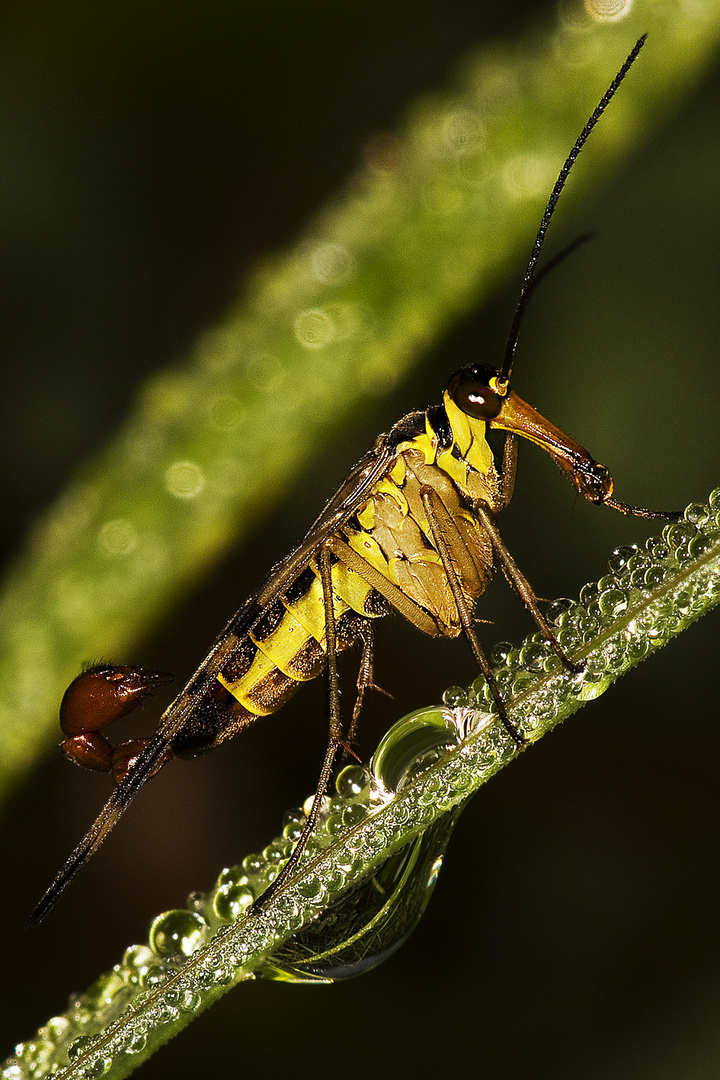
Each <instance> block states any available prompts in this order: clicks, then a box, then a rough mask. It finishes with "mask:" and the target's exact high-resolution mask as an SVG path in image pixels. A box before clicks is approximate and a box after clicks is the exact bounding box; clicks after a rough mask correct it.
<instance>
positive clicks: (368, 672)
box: [347, 619, 392, 745]
mask: <svg viewBox="0 0 720 1080" xmlns="http://www.w3.org/2000/svg"><path fill="white" fill-rule="evenodd" d="M357 632H358V637H359V638H360V640H361V641H362V656H361V657H360V668H359V670H358V677H357V697H356V698H355V706H354V708H353V714H352V719H351V721H350V727H349V728H348V732H347V742H348V743H350V745H352V743H353V741H354V739H355V734H356V731H357V722H358V719H359V718H360V713H361V711H362V707H363V700H364V698H365V693H366V691H368V690H379V692H380V693H381V694H385V696H386V697H392V694H388V692H387V690H383V688H382V686H378V685H377V683H376V682H375V679H374V677H373V674H374V671H373V669H374V648H375V628H374V626H373V622H372V619H362V620H361V621H360V623H359V625H358V630H357Z"/></svg>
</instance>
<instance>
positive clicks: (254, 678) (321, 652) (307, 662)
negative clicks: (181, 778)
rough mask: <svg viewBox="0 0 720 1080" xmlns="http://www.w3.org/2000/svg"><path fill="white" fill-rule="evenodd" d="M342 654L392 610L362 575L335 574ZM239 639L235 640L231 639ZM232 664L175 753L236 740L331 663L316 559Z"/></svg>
mask: <svg viewBox="0 0 720 1080" xmlns="http://www.w3.org/2000/svg"><path fill="white" fill-rule="evenodd" d="M331 576H332V583H333V594H334V603H333V610H334V614H335V622H336V628H337V645H338V650H339V651H343V650H344V649H347V648H349V647H350V646H351V645H352V644H354V642H355V641H356V640H357V636H358V626H359V622H360V620H361V619H365V618H376V617H377V616H378V615H381V614H384V611H385V610H386V609H385V607H384V605H383V604H382V602H381V601H380V600H379V598H378V597H377V596H376V595H375V594H374V593H373V590H372V589H371V588H370V586H369V585H368V584H367V582H365V581H363V579H362V578H361V577H360V575H358V574H356V573H354V572H353V571H352V570H348V569H347V568H346V567H344V566H343V565H342V564H341V563H339V562H335V563H334V564H333V566H332V568H331ZM233 637H234V640H232V638H233ZM226 641H228V644H227V645H226V650H227V659H226V660H225V661H224V663H223V665H222V667H221V669H220V671H219V672H218V673H217V675H216V676H215V678H214V679H212V681H211V682H210V683H209V685H207V686H206V687H205V688H204V689H201V688H200V687H198V689H199V690H200V700H199V702H198V706H197V708H196V709H195V710H194V712H193V715H192V718H191V720H190V721H189V722H188V724H187V725H186V727H185V728H183V729H182V730H181V731H180V732H179V733H178V735H177V736H176V737H175V738H174V739H173V740H172V749H173V752H174V753H175V754H177V755H179V756H195V755H196V754H200V753H204V752H205V751H207V750H211V749H213V748H214V747H215V746H218V745H219V744H220V743H221V742H224V741H225V739H229V738H232V736H233V735H236V734H237V733H238V732H239V731H240V730H242V728H244V727H247V726H248V725H249V724H251V723H253V722H254V721H255V720H256V719H257V718H258V717H259V716H268V715H270V714H271V713H274V712H277V710H278V709H279V708H281V707H282V706H283V705H284V704H285V702H286V701H288V699H289V698H291V697H292V695H293V694H294V693H295V692H296V691H297V690H298V689H299V687H300V685H301V684H302V683H303V682H307V681H308V680H310V679H314V678H315V677H316V676H317V675H319V674H320V673H321V671H322V670H323V668H324V667H325V663H326V661H327V652H326V636H325V606H324V603H323V590H322V581H321V579H320V568H319V565H318V560H317V556H316V557H314V558H313V560H312V561H311V563H310V565H309V566H308V567H307V569H306V570H304V571H303V573H302V574H300V575H299V577H298V578H297V579H296V580H295V581H294V582H293V583H292V585H291V586H289V588H288V589H287V590H286V592H285V593H283V594H282V595H281V596H280V597H278V598H277V599H276V600H274V601H273V602H272V603H271V604H269V605H268V606H267V607H266V608H265V610H264V611H262V612H261V613H259V615H258V617H257V619H256V620H255V621H254V622H253V623H252V626H251V628H250V629H249V630H248V631H247V632H245V633H243V634H242V635H238V636H235V635H233V634H232V627H230V635H229V639H226Z"/></svg>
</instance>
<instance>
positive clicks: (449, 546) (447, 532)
mask: <svg viewBox="0 0 720 1080" xmlns="http://www.w3.org/2000/svg"><path fill="white" fill-rule="evenodd" d="M420 497H421V498H422V501H423V506H424V508H425V513H426V515H427V519H428V523H429V525H430V531H431V532H432V537H433V541H434V543H435V547H436V548H437V552H438V554H439V556H440V558H441V560H442V564H443V569H444V570H445V573H446V575H447V579H448V583H449V585H450V589H451V591H452V594H453V599H454V601H455V606H456V608H457V612H458V617H459V619H460V624H461V626H462V628H463V632H464V634H465V636H466V638H467V639H468V641H469V642H470V647H471V648H472V651H473V655H474V657H475V659H476V660H477V663H478V667H479V668H480V670H481V671H482V673H483V675H484V676H485V679H486V680H487V684H488V686H489V688H490V693H491V694H492V696H493V699H494V701H495V704H496V705H497V709H498V714H499V716H500V719H501V721H502V723H503V726H504V727H505V729H506V730H507V732H508V734H509V735H511V736H512V738H513V740H514V742H515V743H516V744H517V745H518V746H524V745H525V742H526V740H525V739H524V738H523V736H522V735H521V733H520V732H519V731H518V729H517V728H516V726H515V724H513V722H512V720H511V719H510V717H509V716H508V714H507V709H506V708H505V702H504V701H503V698H502V694H501V693H500V687H499V686H498V684H497V682H496V681H495V676H494V675H493V672H492V668H491V667H490V661H489V660H488V658H487V656H486V654H485V650H484V649H483V647H482V645H481V644H480V639H479V638H478V636H477V632H476V630H475V623H474V620H473V613H472V608H471V606H470V604H468V601H467V599H466V597H465V594H464V592H463V590H462V585H461V583H460V577H459V575H458V572H457V570H456V569H455V564H454V563H453V556H454V557H455V558H456V559H457V560H458V561H459V562H460V563H461V564H462V562H464V561H466V560H467V559H470V555H469V552H468V551H467V548H466V546H465V544H464V542H463V539H462V537H461V535H460V533H459V532H458V530H457V528H456V526H455V524H454V523H453V520H452V518H451V517H450V514H449V513H448V511H447V509H446V507H445V504H444V503H443V501H442V499H441V498H440V496H439V495H438V493H437V492H436V491H435V489H434V488H431V487H430V486H429V485H428V484H423V486H422V487H421V488H420Z"/></svg>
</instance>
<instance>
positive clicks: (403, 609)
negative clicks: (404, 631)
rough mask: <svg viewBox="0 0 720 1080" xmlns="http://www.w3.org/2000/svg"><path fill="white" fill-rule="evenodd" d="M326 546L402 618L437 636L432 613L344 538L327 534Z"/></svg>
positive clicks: (438, 634) (437, 629) (428, 633)
mask: <svg viewBox="0 0 720 1080" xmlns="http://www.w3.org/2000/svg"><path fill="white" fill-rule="evenodd" d="M325 543H326V545H327V547H328V548H329V549H330V551H332V553H333V555H335V556H336V558H338V559H339V560H340V562H341V563H343V564H344V565H345V566H347V567H348V569H349V570H354V571H355V573H356V574H359V575H360V577H361V578H362V579H363V581H366V582H367V583H368V585H370V586H371V588H373V589H374V590H375V591H376V592H378V593H380V595H381V596H382V597H383V599H384V600H387V602H388V604H390V606H391V607H394V608H395V610H396V611H397V612H398V613H399V614H400V615H402V617H403V618H404V619H407V621H408V622H409V623H412V624H413V626H417V628H418V630H422V632H423V634H427V635H428V637H439V636H440V630H439V628H438V625H437V623H436V622H435V620H434V619H433V617H432V615H428V613H427V611H425V610H424V609H423V608H421V607H420V605H419V604H416V603H415V601H414V600H411V599H410V597H409V596H406V595H405V593H404V592H403V591H402V590H401V589H398V587H397V585H393V583H392V582H391V581H388V579H387V578H386V577H384V576H383V575H382V574H381V573H380V571H379V570H376V569H375V567H374V566H371V565H370V563H369V562H367V561H366V560H365V559H363V557H362V555H358V553H357V552H356V551H353V549H352V548H351V547H350V545H349V544H346V543H345V541H344V540H341V539H340V538H339V537H338V536H329V537H328V538H327V540H326V541H325Z"/></svg>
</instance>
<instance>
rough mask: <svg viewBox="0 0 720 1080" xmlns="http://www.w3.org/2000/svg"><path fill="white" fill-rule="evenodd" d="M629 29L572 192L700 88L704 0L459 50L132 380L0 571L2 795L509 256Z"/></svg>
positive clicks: (713, 12) (708, 42)
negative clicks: (87, 453) (271, 246)
mask: <svg viewBox="0 0 720 1080" xmlns="http://www.w3.org/2000/svg"><path fill="white" fill-rule="evenodd" d="M596 6H597V7H598V8H599V6H600V5H599V4H598V5H596ZM586 8H587V9H588V11H590V9H591V8H592V4H591V3H590V0H588V3H587V4H586ZM645 31H647V32H648V33H649V41H648V45H647V46H646V48H645V50H644V52H643V55H642V59H641V60H640V62H639V63H638V64H637V65H636V67H635V69H634V70H633V71H632V73H631V75H630V77H629V79H628V81H627V83H626V84H625V86H623V88H622V91H621V93H620V94H619V95H618V97H617V98H616V100H615V102H614V103H613V106H612V108H611V109H610V110H609V112H608V114H607V116H606V117H605V118H604V119H603V122H602V124H601V125H600V126H599V128H598V130H597V131H596V132H595V133H594V134H593V136H592V139H591V140H590V144H589V146H588V148H587V150H586V151H584V152H583V159H584V158H586V157H587V158H588V159H591V160H588V161H587V162H586V163H585V164H584V165H581V166H580V167H579V169H577V171H576V174H575V175H574V176H573V178H572V182H571V184H570V185H569V190H568V196H567V198H568V199H569V200H572V199H575V198H578V197H580V195H581V194H583V193H584V192H586V191H587V190H588V189H589V188H590V186H591V185H596V184H598V183H599V182H600V181H601V180H602V179H603V178H604V176H605V175H606V174H607V172H608V171H609V170H610V169H611V168H613V167H616V166H617V165H619V163H620V161H621V160H622V158H623V156H624V155H625V154H626V153H627V152H628V151H629V150H631V149H632V148H633V147H634V146H635V145H636V144H637V142H638V140H639V138H640V137H641V133H645V132H647V131H648V130H649V129H650V127H651V126H652V123H653V122H655V121H659V120H660V119H661V118H664V117H665V116H666V115H667V114H668V111H669V109H670V108H671V106H672V105H674V104H675V103H677V102H678V101H679V99H680V98H681V97H682V95H683V93H684V91H685V89H686V87H687V86H688V84H691V83H692V84H696V82H697V79H698V76H699V74H700V73H701V72H702V70H703V69H704V68H705V67H707V66H708V64H709V62H710V60H711V58H712V56H713V54H714V51H715V48H716V43H717V40H718V34H719V32H720V4H719V3H718V2H717V0H713V2H710V3H707V4H705V5H699V4H692V5H691V4H682V3H675V4H672V5H670V4H667V3H661V2H659V0H658V2H652V0H643V2H639V3H637V4H636V5H635V7H634V8H633V9H632V10H631V12H630V13H629V14H628V15H627V16H626V17H623V18H620V19H617V20H616V21H614V22H612V21H606V22H602V21H599V16H597V14H595V15H594V16H593V14H592V12H591V13H590V14H588V13H587V12H584V13H581V12H579V11H578V12H577V13H575V14H573V15H572V16H571V17H570V18H568V16H567V12H564V13H563V18H562V22H557V23H553V24H548V25H545V26H543V27H542V28H540V29H539V30H537V29H536V30H533V31H532V32H529V33H528V34H527V36H526V37H525V38H523V39H522V40H520V41H519V42H517V43H515V44H512V45H503V46H498V45H495V46H492V47H485V48H484V49H483V50H482V52H480V53H477V54H473V55H472V56H469V57H468V58H466V60H465V62H464V63H463V65H462V73H461V75H460V76H459V78H458V81H457V85H456V86H455V87H454V88H453V89H451V90H448V91H446V92H444V93H442V94H438V95H436V96H434V97H428V98H425V99H423V100H421V101H420V102H418V103H417V104H416V105H415V106H414V107H413V108H412V109H411V110H410V114H409V117H408V119H407V121H406V123H405V125H404V126H403V128H402V129H401V130H400V132H399V133H398V134H397V136H396V137H388V138H387V139H385V140H382V141H380V142H377V143H375V144H372V145H369V146H368V147H366V151H365V159H364V164H363V166H362V167H361V168H360V169H359V170H358V172H357V174H356V175H355V176H353V177H352V178H351V179H350V180H349V183H348V186H347V190H346V192H345V193H344V194H343V195H342V196H340V197H338V199H337V200H336V201H335V202H333V203H332V204H331V205H330V206H328V207H327V209H326V210H325V211H324V213H322V214H321V215H320V216H319V217H318V218H317V220H315V221H314V222H312V223H311V224H310V225H309V227H308V229H307V231H306V232H305V234H304V235H303V236H302V237H301V238H300V240H299V241H298V243H297V245H296V246H295V247H294V248H293V250H291V251H289V252H287V253H285V254H283V255H280V256H278V257H277V258H275V259H273V260H271V261H270V262H268V263H267V264H266V265H265V266H263V267H261V268H260V269H259V270H258V271H257V272H256V274H255V275H254V277H253V278H252V279H251V280H250V281H248V282H246V283H245V284H244V285H243V287H242V290H239V297H238V300H237V303H236V304H235V305H234V306H233V307H232V309H231V310H230V311H229V312H228V313H227V316H226V318H225V319H224V320H223V321H222V322H221V324H220V325H218V326H217V327H216V328H215V329H214V330H212V331H210V332H209V333H207V334H205V335H204V336H203V337H202V338H201V339H200V341H199V342H198V343H197V346H196V348H195V349H194V351H193V353H192V355H191V356H190V357H188V358H187V360H186V361H185V362H184V363H183V364H182V365H179V366H177V367H174V368H171V369H168V370H166V371H164V372H161V373H160V374H158V375H157V376H156V377H154V378H153V379H152V380H151V381H150V382H149V384H148V385H147V386H146V387H145V389H144V390H143V392H142V394H141V396H140V400H139V401H138V405H137V408H136V410H135V412H134V414H133V416H132V417H131V418H130V420H129V422H128V423H127V425H126V426H125V428H124V429H123V430H122V431H120V432H119V433H118V434H117V435H116V436H115V438H114V439H113V441H112V442H111V444H110V445H109V447H108V448H107V450H106V451H105V453H104V454H103V455H102V456H101V457H100V458H99V459H98V460H96V461H94V462H92V463H90V464H89V465H88V466H87V467H86V468H85V469H83V470H82V471H81V472H80V473H79V474H78V475H77V476H75V477H74V479H73V480H72V482H71V483H70V485H69V487H68V489H67V491H66V492H65V494H64V495H63V496H62V497H61V498H60V500H59V501H58V503H57V504H56V505H55V507H54V508H53V509H52V510H51V511H50V512H49V513H48V514H47V515H46V516H45V517H44V518H43V519H42V520H41V521H40V522H38V524H37V525H36V527H35V528H34V530H33V531H32V533H31V535H30V537H29V540H28V544H27V548H26V550H25V552H24V553H23V554H22V555H21V556H20V558H19V559H18V560H17V562H16V563H15V565H14V566H13V567H12V569H11V571H10V573H9V574H8V576H7V578H6V581H5V585H4V591H3V595H2V599H1V600H0V628H1V629H0V634H1V635H2V637H1V644H0V727H1V729H2V731H3V751H4V752H3V757H2V760H0V788H2V789H3V790H7V789H8V788H9V787H10V786H11V783H12V782H14V781H15V780H17V779H19V777H20V776H21V775H22V773H23V771H24V769H25V768H26V767H27V766H28V765H29V764H30V762H31V761H32V760H33V758H34V757H35V756H36V755H37V754H39V753H41V752H42V751H43V750H44V747H45V746H46V745H47V744H48V742H49V741H50V740H51V739H55V738H56V723H57V721H56V717H57V705H58V701H59V699H60V697H61V694H62V691H63V689H64V687H65V685H66V684H67V683H68V682H69V680H70V679H71V678H72V677H73V676H74V675H75V674H76V673H77V671H78V670H79V668H80V665H81V663H82V662H83V661H86V660H88V659H89V658H97V657H98V656H114V657H115V656H117V657H122V656H123V655H127V654H128V652H129V651H130V646H131V643H132V642H133V641H136V640H137V639H138V638H140V637H142V636H143V635H145V634H147V633H148V631H149V630H150V628H151V627H152V626H153V625H155V624H156V623H157V622H158V620H159V619H160V618H161V617H162V616H163V615H164V614H166V613H167V611H168V610H169V609H170V607H171V605H172V603H173V602H175V601H176V600H177V598H178V597H179V596H180V594H181V592H182V590H183V588H184V587H185V585H186V584H188V583H190V582H194V581H195V580H196V579H197V576H198V575H199V574H202V573H205V572H206V571H207V570H208V568H209V567H210V566H211V565H212V562H213V560H215V559H217V558H218V557H219V556H220V555H222V553H223V552H224V551H225V550H226V549H227V547H228V546H229V545H230V544H235V543H236V542H237V541H238V539H239V538H240V537H242V536H243V535H244V534H245V533H246V531H247V530H248V529H249V528H250V527H251V526H252V525H253V524H254V523H255V522H257V521H258V520H259V519H260V518H261V517H262V515H263V514H266V513H267V512H268V511H269V510H270V508H271V506H272V505H273V504H274V502H275V501H276V500H277V498H278V497H279V495H280V493H281V491H282V490H283V489H285V488H287V487H289V486H291V485H292V484H293V483H294V481H295V479H296V477H297V476H298V474H299V472H300V470H301V469H303V468H304V467H306V465H307V462H308V460H309V459H310V457H311V455H312V454H317V453H319V452H320V451H321V450H322V449H323V447H324V446H325V445H326V443H327V441H328V439H329V438H331V436H332V435H333V433H335V432H337V431H338V430H340V429H341V428H342V427H343V426H345V425H347V423H348V422H349V420H350V419H351V417H352V416H353V414H354V413H356V412H357V411H358V410H359V409H360V408H363V407H367V403H368V400H370V399H372V398H374V397H376V396H377V395H379V394H381V393H382V392H383V391H384V390H386V389H387V388H389V387H390V386H392V385H393V384H394V383H395V382H396V381H397V380H399V379H401V378H402V377H404V375H405V374H406V372H407V371H408V370H409V368H410V367H411V364H412V362H413V361H414V359H415V358H416V357H417V356H418V354H420V353H421V351H422V349H423V348H424V347H426V346H427V345H428V344H429V343H430V342H432V341H433V340H434V339H435V338H437V337H438V335H440V334H441V333H442V332H443V331H444V330H445V328H446V327H447V326H448V325H449V324H450V323H451V321H452V320H453V319H455V318H457V317H458V316H460V315H461V314H462V313H464V312H466V311H467V310H468V309H469V308H471V307H473V306H475V305H477V304H478V303H479V302H480V300H481V299H482V297H483V296H487V295H488V294H489V292H490V290H491V289H492V288H494V287H496V285H497V284H498V282H499V281H500V279H501V278H502V275H503V274H504V273H505V272H506V271H507V270H508V269H510V268H511V267H514V266H515V265H516V261H517V258H518V255H519V253H521V252H526V251H527V250H528V248H529V243H530V240H531V238H532V236H533V234H534V231H535V228H536V227H537V222H538V221H539V218H540V214H541V210H542V206H543V204H544V201H545V199H546V197H547V193H548V192H549V190H550V188H551V186H552V183H553V181H554V179H555V176H556V174H557V171H558V169H559V166H560V164H561V162H562V160H563V159H564V157H565V155H566V153H567V151H568V149H569V147H570V146H571V145H572V143H573V141H574V139H575V137H576V136H577V134H578V132H579V131H580V129H581V127H582V125H583V123H584V121H585V120H586V119H587V116H588V115H589V113H590V111H591V109H592V108H593V107H594V105H595V103H596V102H597V100H598V99H599V98H600V96H601V94H602V93H603V91H604V90H605V88H606V87H607V85H608V83H609V81H610V79H611V78H612V77H613V75H614V74H615V72H616V71H617V69H618V68H619V67H620V65H621V63H622V61H623V60H624V58H625V56H626V55H627V53H628V52H629V50H630V48H631V46H632V45H633V43H634V41H635V40H636V39H637V38H638V37H639V36H640V34H641V33H643V32H645ZM319 508H320V507H319V505H318V509H319Z"/></svg>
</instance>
